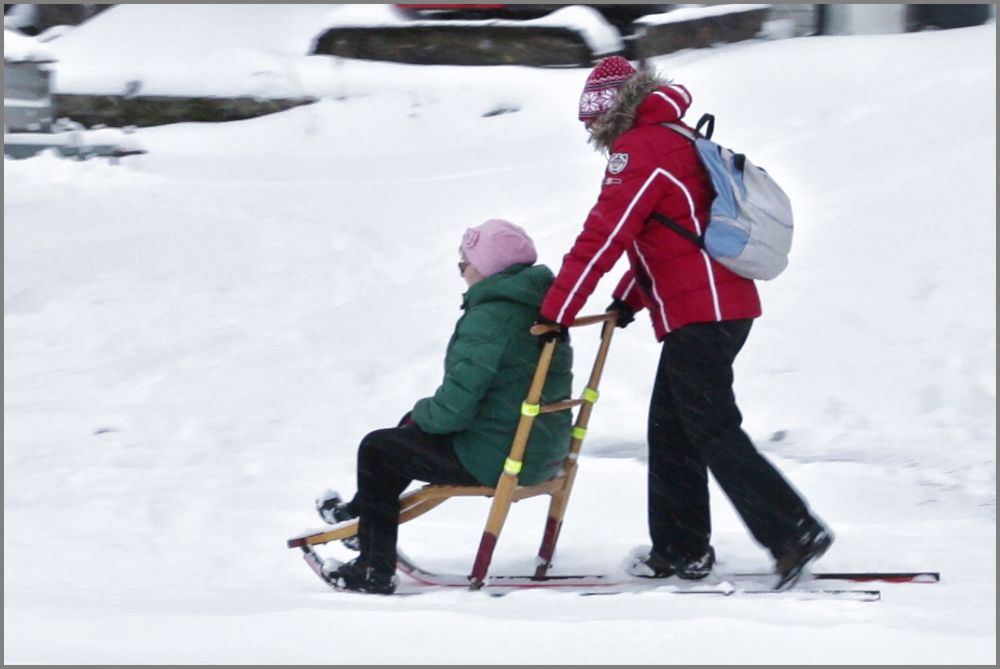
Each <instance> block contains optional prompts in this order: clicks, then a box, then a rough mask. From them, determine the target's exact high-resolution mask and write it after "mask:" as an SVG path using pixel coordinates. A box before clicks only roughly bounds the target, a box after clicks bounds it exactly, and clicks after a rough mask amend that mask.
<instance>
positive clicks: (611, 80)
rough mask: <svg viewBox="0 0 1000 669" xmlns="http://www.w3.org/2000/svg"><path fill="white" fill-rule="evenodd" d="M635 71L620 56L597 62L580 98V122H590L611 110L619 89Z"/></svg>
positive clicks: (630, 64)
mask: <svg viewBox="0 0 1000 669" xmlns="http://www.w3.org/2000/svg"><path fill="white" fill-rule="evenodd" d="M635 73H636V69H635V68H634V67H632V63H630V62H628V60H626V59H625V58H622V57H621V56H609V57H608V58H604V59H603V60H601V62H599V63H598V64H597V65H596V66H595V67H594V69H593V70H592V71H591V72H590V76H589V77H587V83H586V84H585V85H584V87H583V94H582V95H581V96H580V120H581V121H584V122H586V121H590V120H592V119H595V118H597V117H598V116H600V115H601V114H603V113H604V112H606V111H608V110H609V109H611V105H612V104H613V103H614V101H615V97H616V96H617V95H618V89H620V88H621V87H622V86H623V85H624V84H625V82H626V81H628V80H629V79H630V78H631V77H632V75H634V74H635Z"/></svg>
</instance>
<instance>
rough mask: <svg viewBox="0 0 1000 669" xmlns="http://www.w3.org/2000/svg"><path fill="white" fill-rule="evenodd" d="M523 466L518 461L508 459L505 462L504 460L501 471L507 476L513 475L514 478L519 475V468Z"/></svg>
mask: <svg viewBox="0 0 1000 669" xmlns="http://www.w3.org/2000/svg"><path fill="white" fill-rule="evenodd" d="M523 466H524V463H523V462H521V461H520V460H511V459H510V458H507V459H506V460H504V463H503V470H504V471H505V472H507V473H508V474H513V475H514V476H517V475H518V474H520V473H521V467H523Z"/></svg>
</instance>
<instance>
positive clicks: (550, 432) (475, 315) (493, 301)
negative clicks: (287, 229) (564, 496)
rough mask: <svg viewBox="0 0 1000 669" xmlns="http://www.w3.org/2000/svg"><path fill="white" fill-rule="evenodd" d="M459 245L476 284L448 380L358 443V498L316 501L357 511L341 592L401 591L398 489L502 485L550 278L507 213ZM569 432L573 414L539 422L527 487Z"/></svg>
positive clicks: (553, 377) (555, 468) (558, 380)
mask: <svg viewBox="0 0 1000 669" xmlns="http://www.w3.org/2000/svg"><path fill="white" fill-rule="evenodd" d="M459 253H460V261H459V263H458V268H459V272H460V273H461V275H462V278H463V279H465V282H466V283H467V284H468V286H469V289H468V291H467V292H466V293H465V295H464V299H463V302H462V310H463V312H464V313H463V315H462V317H461V318H459V320H458V323H457V324H456V325H455V332H454V334H453V335H452V337H451V340H450V341H449V342H448V350H447V353H446V355H445V362H444V380H443V381H442V382H441V385H440V386H439V387H438V389H437V390H436V391H435V392H434V394H433V395H431V396H429V397H425V398H423V399H421V400H419V401H418V402H417V403H416V405H414V407H413V409H412V411H410V412H409V413H407V414H406V416H404V417H403V420H401V421H400V424H399V426H397V427H395V428H388V429H382V430H376V431H374V432H371V433H370V434H368V435H367V436H366V437H365V438H364V439H363V440H362V442H361V445H360V447H359V448H358V470H357V481H358V483H357V486H358V492H357V494H356V495H355V496H354V499H352V500H351V501H350V502H348V503H343V502H342V500H341V498H340V496H339V495H338V494H337V493H335V492H333V491H327V492H326V493H324V495H322V496H320V498H319V499H317V500H316V507H317V510H318V511H319V513H320V516H321V517H322V518H323V519H324V520H325V521H327V522H330V523H338V522H341V521H344V520H348V519H350V518H355V517H357V518H358V519H359V525H358V537H357V543H356V547H357V548H358V549H359V550H360V555H359V556H358V557H357V558H356V559H354V560H352V561H351V562H347V563H345V564H342V565H339V566H337V567H336V568H335V569H333V570H331V571H329V572H328V573H326V576H327V579H328V580H329V581H330V582H331V583H333V584H334V585H335V586H336V587H338V588H341V589H345V590H355V591H360V592H373V593H381V594H389V593H392V592H394V591H395V589H396V578H395V571H396V538H397V534H398V517H399V496H400V494H401V493H403V492H404V491H405V490H406V488H407V487H408V486H409V485H410V483H411V482H413V481H415V480H416V481H426V482H428V483H443V484H452V485H484V486H489V487H494V486H495V485H496V483H497V480H498V479H499V477H500V473H501V471H502V469H503V463H504V460H505V459H506V457H507V454H508V453H509V451H510V446H511V442H512V441H513V438H514V432H515V430H516V428H517V423H518V420H519V418H520V407H521V402H522V401H523V400H524V397H525V395H527V392H528V387H529V385H530V384H531V379H532V376H533V374H534V372H535V367H536V365H537V364H538V357H539V347H538V342H537V340H536V339H535V337H533V336H532V335H531V334H530V333H529V329H530V327H531V325H532V323H533V322H534V321H535V319H536V318H537V316H538V309H539V306H540V305H541V303H542V298H543V297H544V296H545V293H546V291H548V289H549V287H550V286H551V284H552V280H553V274H552V271H551V270H550V269H549V268H548V267H546V266H544V265H536V264H534V263H535V261H536V260H537V253H536V251H535V245H534V243H533V242H532V241H531V238H530V237H528V235H527V234H526V233H525V232H524V230H523V229H522V228H520V227H519V226H516V225H514V224H513V223H510V222H508V221H504V220H499V219H491V220H489V221H486V222H485V223H483V224H482V225H480V226H478V227H476V228H471V229H469V230H467V231H466V232H465V235H464V236H463V238H462V243H461V246H460V247H459ZM572 362H573V360H572V351H571V349H570V346H569V345H568V343H567V344H562V345H559V346H557V347H556V352H555V355H554V357H553V360H552V366H551V368H550V370H549V374H548V377H547V380H546V383H545V387H544V390H543V392H542V402H543V403H550V402H555V401H558V400H561V399H566V398H568V397H569V396H570V394H571V391H572V389H571V385H572V372H571V370H572ZM570 430H571V416H570V413H569V412H568V411H561V412H557V413H548V414H543V415H541V416H539V417H538V418H536V419H535V422H534V426H533V428H532V432H531V438H530V440H529V441H528V446H527V450H526V451H525V457H524V466H523V469H522V471H521V474H520V477H519V482H520V483H521V484H523V485H533V484H536V483H541V482H542V481H546V480H548V479H550V478H552V477H553V476H555V475H556V474H557V473H558V472H559V468H560V465H561V464H562V462H563V460H564V459H565V457H566V455H567V453H568V452H569V445H570Z"/></svg>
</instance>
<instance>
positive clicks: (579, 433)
mask: <svg viewBox="0 0 1000 669" xmlns="http://www.w3.org/2000/svg"><path fill="white" fill-rule="evenodd" d="M573 438H574V439H579V440H580V441H583V440H584V439H586V438H587V428H585V427H574V428H573Z"/></svg>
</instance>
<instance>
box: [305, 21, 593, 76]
mask: <svg viewBox="0 0 1000 669" xmlns="http://www.w3.org/2000/svg"><path fill="white" fill-rule="evenodd" d="M441 23H446V22H441ZM313 53H315V54H319V55H329V56H341V57H344V58H361V59H366V60H382V61H392V62H397V63H412V64H416V65H535V66H550V67H555V66H562V67H574V66H575V67H583V66H587V65H589V64H590V63H591V60H592V54H591V52H590V47H589V46H588V45H587V43H586V40H584V38H583V36H582V35H580V34H579V33H578V32H576V31H574V30H571V29H569V28H559V27H542V26H503V27H501V26H490V25H475V26H468V25H467V26H452V25H441V24H436V25H412V26H406V25H403V26H374V27H357V28H355V27H351V28H347V27H344V28H331V29H330V30H328V31H326V32H325V33H323V34H322V35H321V36H320V37H319V39H317V40H316V43H315V46H314V48H313Z"/></svg>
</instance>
